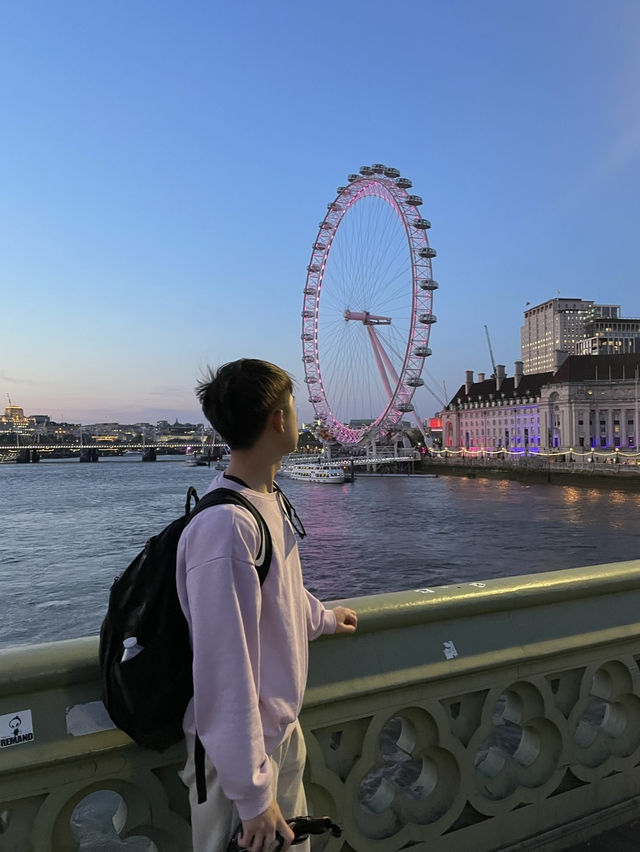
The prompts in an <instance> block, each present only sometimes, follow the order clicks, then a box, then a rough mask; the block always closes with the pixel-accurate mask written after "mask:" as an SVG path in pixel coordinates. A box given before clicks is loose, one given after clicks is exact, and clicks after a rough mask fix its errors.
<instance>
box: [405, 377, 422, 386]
mask: <svg viewBox="0 0 640 852" xmlns="http://www.w3.org/2000/svg"><path fill="white" fill-rule="evenodd" d="M407 384H408V385H409V387H410V388H421V387H422V386H423V385H424V379H423V378H422V376H409V378H408V379H407Z"/></svg>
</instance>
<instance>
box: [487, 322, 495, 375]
mask: <svg viewBox="0 0 640 852" xmlns="http://www.w3.org/2000/svg"><path fill="white" fill-rule="evenodd" d="M484 331H485V334H486V335H487V343H488V344H489V355H491V366H492V367H493V373H492V375H491V378H492V379H495V377H496V359H495V358H494V357H493V349H492V347H491V338H490V337H489V329H488V328H487V326H486V325H485V327H484Z"/></svg>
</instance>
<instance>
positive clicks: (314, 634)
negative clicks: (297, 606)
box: [304, 589, 336, 639]
mask: <svg viewBox="0 0 640 852" xmlns="http://www.w3.org/2000/svg"><path fill="white" fill-rule="evenodd" d="M304 591H305V594H306V596H307V632H308V635H309V639H317V638H318V636H321V635H322V634H323V633H335V632H336V616H335V613H334V611H333V610H332V609H327V608H326V607H325V605H324V604H323V603H322V602H321V601H319V600H318V598H316V597H314V596H313V595H312V594H311V592H309V591H307V589H305V590H304Z"/></svg>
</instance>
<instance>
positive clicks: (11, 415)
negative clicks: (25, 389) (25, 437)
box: [0, 405, 33, 432]
mask: <svg viewBox="0 0 640 852" xmlns="http://www.w3.org/2000/svg"><path fill="white" fill-rule="evenodd" d="M31 425H33V419H32V418H30V417H25V416H24V411H23V409H22V408H20V406H19V405H8V406H7V407H6V408H5V410H4V414H3V415H0V426H1V427H2V429H4V430H12V431H14V432H15V431H21V430H23V429H27V428H28V427H29V426H31Z"/></svg>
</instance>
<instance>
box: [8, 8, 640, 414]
mask: <svg viewBox="0 0 640 852" xmlns="http://www.w3.org/2000/svg"><path fill="white" fill-rule="evenodd" d="M0 21H1V22H2V28H1V34H0V47H1V48H2V49H1V51H0V57H1V58H0V67H1V68H2V70H3V75H2V83H0V87H1V90H2V93H3V104H4V109H3V111H2V114H1V116H0V131H1V132H0V155H2V159H3V162H4V163H5V164H6V169H5V175H4V178H3V184H4V187H3V190H4V191H3V203H2V205H0V258H1V259H2V263H0V282H1V283H2V289H1V291H0V292H2V293H3V295H4V300H3V307H2V312H1V313H0V317H1V319H0V322H1V328H2V331H1V332H0V340H1V341H2V347H1V350H2V357H1V358H0V392H1V393H2V394H3V399H5V400H6V398H7V394H8V395H10V397H11V399H12V400H13V402H14V404H16V405H19V406H21V407H22V408H23V409H24V410H25V413H27V414H30V413H34V414H35V413H46V414H49V415H50V416H51V418H52V419H55V420H57V419H62V418H64V419H65V420H66V421H67V422H81V423H95V422H109V421H117V422H120V423H134V422H151V423H153V422H155V421H157V420H159V419H166V420H169V421H173V420H174V419H176V418H177V419H178V420H179V421H181V422H184V421H189V422H201V420H202V419H203V416H202V414H201V412H200V409H199V406H198V404H197V400H196V398H195V394H194V391H193V388H194V386H195V384H196V381H197V380H198V378H199V376H200V374H201V372H202V371H203V370H204V369H205V367H206V365H207V364H213V365H216V364H220V363H223V362H225V361H228V360H232V359H234V358H237V357H242V356H248V357H262V358H267V359H269V360H273V361H276V362H277V363H279V364H281V365H282V366H283V367H284V368H285V369H287V370H289V371H290V372H291V373H292V374H293V375H294V377H295V379H296V382H297V387H296V399H297V407H298V413H299V419H300V420H301V421H303V420H307V421H308V420H310V419H311V416H312V409H311V406H310V405H309V403H308V402H307V401H306V398H307V393H306V387H305V385H304V383H303V370H302V362H301V355H302V349H301V344H300V331H301V317H300V313H301V309H302V301H303V292H302V291H303V287H304V283H305V276H306V267H307V264H308V263H309V257H310V254H311V244H312V242H313V240H314V239H315V236H316V232H317V227H318V222H319V221H320V220H321V219H322V218H323V216H324V214H325V212H326V207H327V204H328V203H329V202H331V201H332V200H333V199H334V197H335V194H336V187H337V186H339V185H341V184H344V183H345V182H346V177H347V174H349V173H350V172H357V171H358V169H359V168H360V166H362V165H363V164H366V163H372V162H382V163H385V164H387V165H389V166H395V167H397V168H398V169H399V170H400V171H401V173H402V174H403V175H406V176H407V177H409V178H410V179H411V180H412V181H413V184H414V189H415V191H416V192H417V193H419V194H420V195H421V196H422V197H423V199H424V204H423V206H422V208H421V210H422V214H423V215H424V216H425V217H427V218H428V219H430V220H431V222H432V226H433V227H432V229H431V231H430V232H429V240H430V243H431V244H432V245H433V246H434V247H435V249H436V250H437V252H438V255H437V257H436V258H435V259H434V262H433V272H434V277H435V278H436V280H437V281H438V282H439V283H440V288H439V290H438V291H436V293H435V295H434V305H433V309H434V313H435V314H436V315H437V317H438V323H437V324H436V325H435V326H434V327H433V330H432V333H431V340H430V346H431V348H432V350H433V355H432V357H431V358H430V359H428V360H427V362H426V368H427V372H426V373H425V374H424V376H425V379H426V381H427V383H428V384H429V385H430V386H431V387H432V388H434V389H435V390H436V391H437V392H438V393H440V392H441V393H442V396H443V397H444V396H445V395H446V394H445V392H444V388H443V382H444V383H446V385H447V388H448V393H449V395H451V393H453V391H454V390H455V388H456V387H458V386H459V385H460V382H461V381H462V380H463V379H464V371H465V370H467V369H468V370H475V371H476V372H478V371H481V370H484V371H485V372H486V373H487V375H488V374H489V373H490V372H491V363H490V356H489V351H488V348H487V341H486V337H485V331H484V325H485V324H486V325H487V326H488V328H489V331H490V335H491V341H492V345H493V350H494V353H495V360H496V362H498V363H502V364H505V365H506V366H507V370H508V371H509V372H511V370H512V368H513V362H514V361H515V360H517V359H518V358H519V357H520V343H519V338H520V328H521V326H522V321H523V312H524V310H525V305H526V303H530V304H531V305H536V304H539V303H542V302H544V301H546V300H547V299H550V298H553V297H554V296H555V295H556V294H558V295H560V296H561V297H563V298H573V297H576V298H581V299H586V300H589V299H591V300H594V301H596V302H607V303H608V302H615V303H616V304H621V306H622V313H623V315H625V316H636V317H637V316H640V299H639V298H638V295H637V290H638V287H637V281H636V260H635V225H636V222H637V219H638V205H639V203H640V202H639V199H640V193H639V192H638V189H639V184H640V167H639V159H638V154H639V153H640V119H638V115H640V110H638V106H639V103H638V101H639V100H640V94H639V93H638V89H637V79H638V72H639V71H640V68H639V66H640V58H639V57H638V56H637V51H636V47H635V46H636V43H637V38H638V34H639V30H640V7H639V6H638V5H637V4H636V3H633V2H627V0H619V2H616V3H615V4H613V5H610V6H608V7H604V6H603V5H602V4H600V3H597V2H593V0H584V2H578V0H560V2H551V0H543V2H541V3H538V4H535V6H531V5H530V4H506V3H503V2H500V0H488V1H487V2H483V3H477V2H470V0H455V2H452V3H442V2H424V3H418V2H403V3H401V4H400V5H398V6H397V7H394V15H390V14H389V9H388V6H385V5H383V4H381V3H379V2H368V3H365V2H362V1H361V0H356V2H351V3H347V4H342V5H338V4H329V5H328V6H327V7H325V8H324V10H323V12H322V13H320V12H319V10H318V9H317V8H315V7H314V8H312V7H307V6H305V5H301V4H296V3H293V2H282V3H279V4H277V5H276V6H275V7H273V6H271V7H263V6H262V5H260V4H253V3H248V2H245V3H239V4H232V5H227V6H219V7H218V6H214V5H212V4H208V3H205V2H199V0H198V1H197V2H192V3H189V4H187V5H186V6H183V7H181V8H180V9H178V8H177V7H175V6H174V5H173V4H170V3H168V2H159V3H156V4H154V5H153V8H152V9H150V7H149V6H148V5H147V4H145V3H143V2H134V3H132V4H129V5H127V6H126V7H117V8H116V7H113V6H112V5H107V4H104V3H99V2H98V3H96V4H92V5H91V6H87V5H86V4H82V3H80V2H76V0H72V2H69V3H66V4H64V5H63V6H55V7H53V6H51V5H50V4H47V3H44V2H42V0H34V2H33V3H30V4H20V5H15V6H12V7H11V8H9V7H5V8H4V9H3V10H2V11H1V12H0ZM415 402H416V407H417V409H418V412H419V414H420V416H421V417H423V418H426V417H429V416H431V415H432V414H433V413H434V412H435V411H436V410H437V409H438V408H440V404H439V402H438V401H437V400H436V399H435V398H434V397H433V396H431V395H430V394H429V393H428V392H427V391H426V390H425V389H424V388H423V389H420V390H419V392H418V393H417V394H416V397H415Z"/></svg>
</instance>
